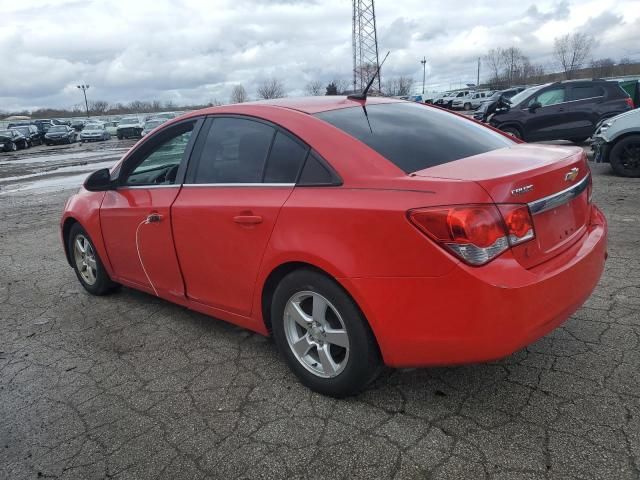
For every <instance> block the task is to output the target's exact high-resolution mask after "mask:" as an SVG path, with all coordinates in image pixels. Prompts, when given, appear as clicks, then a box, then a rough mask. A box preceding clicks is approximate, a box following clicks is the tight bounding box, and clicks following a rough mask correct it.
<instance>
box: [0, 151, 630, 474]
mask: <svg viewBox="0 0 640 480" xmlns="http://www.w3.org/2000/svg"><path fill="white" fill-rule="evenodd" d="M74 148H78V149H80V148H85V147H75V146H74ZM96 148H98V147H96ZM25 158H26V157H25ZM3 159H6V157H2V158H0V162H1V161H2V160H3ZM99 160H100V159H99ZM69 161H74V160H69ZM100 161H103V160H100ZM4 167H5V166H3V165H0V171H4V172H6V169H4ZM593 170H594V177H595V178H594V182H595V200H596V202H597V203H598V204H599V205H600V206H601V207H602V208H603V210H604V211H605V213H606V214H607V217H608V219H609V222H610V250H609V251H610V257H609V261H608V264H607V268H606V271H605V274H604V276H603V278H602V280H601V282H600V285H599V286H598V288H597V290H596V291H595V293H594V294H593V296H592V297H591V298H590V299H589V300H588V301H587V303H586V304H585V305H584V307H583V308H581V309H580V310H579V311H578V312H577V313H576V314H575V315H574V316H573V317H572V318H571V319H570V320H569V321H568V322H567V323H566V324H565V325H564V326H563V327H562V328H560V329H558V330H557V331H555V332H553V333H552V334H550V335H548V336H547V337H545V338H543V339H541V340H540V341H538V342H536V343H535V344H533V345H531V346H529V347H528V348H526V349H524V350H522V351H520V352H517V353H515V354H514V355H512V356H510V357H508V358H506V359H504V360H502V361H499V362H493V363H488V364H481V365H471V366H466V367H456V368H434V369H418V370H396V371H391V370H389V371H386V372H385V373H384V374H383V376H382V377H381V378H380V379H379V380H378V381H377V382H376V383H375V384H374V385H373V387H372V388H371V389H370V390H368V391H367V392H365V393H363V394H362V395H360V396H359V397H357V398H351V399H347V400H342V401H338V400H333V399H329V398H324V397H321V396H319V395H317V394H314V393H311V392H310V391H308V390H306V389H305V388H303V387H301V386H300V385H299V384H298V383H297V381H296V380H295V378H294V377H293V376H292V374H290V373H289V371H288V370H287V369H286V367H285V366H284V365H283V363H282V362H281V360H280V359H279V358H278V355H277V354H276V352H275V348H274V346H273V344H272V343H271V342H270V341H269V340H268V339H265V338H263V337H260V336H258V335H254V334H252V333H249V332H246V331H243V330H241V329H238V328H236V327H233V326H231V325H229V324H226V323H224V322H221V321H216V320H213V319H211V318H208V317H205V316H203V315H199V314H196V313H193V312H189V311H187V310H185V309H183V308H181V307H178V306H174V305H172V304H169V303H167V302H164V301H162V300H158V299H156V298H153V297H151V296H149V295H146V294H143V293H139V292H136V291H133V290H129V289H122V290H121V291H120V292H118V293H116V294H114V295H112V296H108V297H101V298H95V297H90V296H89V295H88V294H86V293H85V292H84V290H83V289H82V288H81V287H80V284H79V283H78V281H77V280H76V278H75V276H74V274H73V272H72V270H71V268H69V266H68V265H67V264H66V262H65V259H64V257H63V254H62V249H61V245H60V240H59V236H58V220H59V216H60V212H61V210H62V208H63V205H64V201H65V199H66V197H67V196H68V194H69V191H63V192H60V191H59V189H57V190H56V189H53V190H51V189H49V190H46V189H45V190H38V189H37V188H35V189H33V190H27V191H24V190H21V189H20V188H17V189H16V188H13V187H12V188H7V184H5V185H4V190H1V189H0V478H2V479H5V478H6V479H21V478H39V477H44V478H64V479H71V478H77V479H94V478H121V479H124V478H131V479H147V478H148V479H161V478H166V479H183V478H184V479H196V478H225V479H233V478H300V479H303V478H304V479H308V478H345V479H346V478H348V479H351V478H361V477H367V478H374V479H378V478H398V479H400V478H401V479H407V478H438V479H445V478H447V479H448V478H450V479H466V478H468V479H484V478H487V479H496V480H498V479H499V480H506V479H532V480H533V479H552V478H553V479H615V480H620V479H638V478H640V470H639V469H640V373H639V367H640V353H639V351H640V349H639V347H640V345H639V343H640V342H639V339H640V240H639V239H640V213H639V210H640V208H639V207H640V188H639V187H638V186H639V183H638V180H629V179H622V178H618V177H614V176H612V175H611V173H610V169H609V167H608V166H607V165H595V166H593ZM41 171H42V170H38V169H37V168H36V169H35V170H29V171H23V172H22V175H26V174H29V172H31V173H34V172H35V173H38V172H41ZM51 175H56V173H55V171H53V172H52V173H51ZM4 176H5V177H9V176H11V175H7V174H5V175H4ZM14 176H15V175H14ZM17 183H18V184H19V183H20V182H17ZM9 184H10V185H13V186H14V187H15V185H16V181H11V182H10V183H9ZM0 185H1V184H0ZM3 191H4V193H3ZM567 288H571V286H570V285H568V286H567ZM540 300H541V301H544V299H540Z"/></svg>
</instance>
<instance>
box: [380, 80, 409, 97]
mask: <svg viewBox="0 0 640 480" xmlns="http://www.w3.org/2000/svg"><path fill="white" fill-rule="evenodd" d="M412 87H413V79H412V78H410V77H402V76H400V77H396V78H391V79H389V80H387V81H386V82H385V83H384V86H383V90H384V93H385V94H386V95H390V96H392V97H395V96H398V97H402V96H404V95H409V94H410V93H411V88H412Z"/></svg>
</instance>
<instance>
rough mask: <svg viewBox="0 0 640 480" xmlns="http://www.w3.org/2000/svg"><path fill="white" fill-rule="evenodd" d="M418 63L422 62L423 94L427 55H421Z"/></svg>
mask: <svg viewBox="0 0 640 480" xmlns="http://www.w3.org/2000/svg"><path fill="white" fill-rule="evenodd" d="M420 63H421V64H422V94H423V95H424V80H425V78H426V76H427V57H422V60H420Z"/></svg>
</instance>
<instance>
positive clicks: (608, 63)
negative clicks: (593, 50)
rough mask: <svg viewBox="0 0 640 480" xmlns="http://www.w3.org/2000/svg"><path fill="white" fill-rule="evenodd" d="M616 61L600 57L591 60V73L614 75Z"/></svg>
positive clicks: (600, 75) (596, 75) (599, 75)
mask: <svg viewBox="0 0 640 480" xmlns="http://www.w3.org/2000/svg"><path fill="white" fill-rule="evenodd" d="M615 68H616V66H615V63H614V62H613V60H612V59H611V58H599V59H597V60H591V74H592V75H593V76H594V77H598V78H601V77H612V76H613V75H614V73H613V72H614V71H615Z"/></svg>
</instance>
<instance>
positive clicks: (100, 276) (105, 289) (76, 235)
mask: <svg viewBox="0 0 640 480" xmlns="http://www.w3.org/2000/svg"><path fill="white" fill-rule="evenodd" d="M68 241H69V243H68V245H67V248H68V251H69V255H70V257H71V263H72V265H73V269H74V270H75V272H76V276H77V277H78V280H80V283H81V284H82V286H83V287H84V289H85V290H86V291H87V292H89V293H91V294H93V295H105V294H107V293H109V292H111V291H112V290H114V289H115V288H116V287H117V286H118V284H117V283H115V282H113V281H112V280H111V278H109V274H108V273H107V271H106V270H105V269H104V266H103V264H102V261H101V260H100V257H99V256H98V252H97V251H96V248H95V246H94V245H93V242H92V241H91V239H90V238H89V235H88V234H87V232H86V231H85V230H84V229H83V228H82V227H81V226H80V224H79V223H76V224H74V225H73V227H71V231H70V232H69V239H68Z"/></svg>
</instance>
